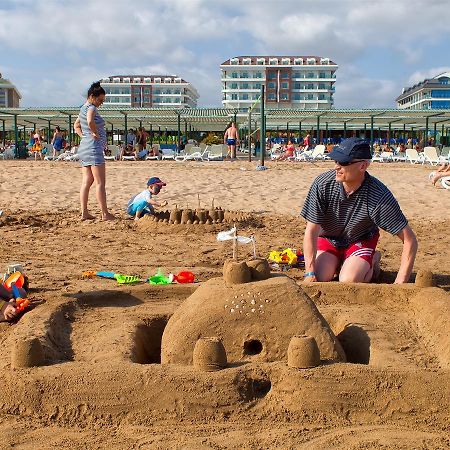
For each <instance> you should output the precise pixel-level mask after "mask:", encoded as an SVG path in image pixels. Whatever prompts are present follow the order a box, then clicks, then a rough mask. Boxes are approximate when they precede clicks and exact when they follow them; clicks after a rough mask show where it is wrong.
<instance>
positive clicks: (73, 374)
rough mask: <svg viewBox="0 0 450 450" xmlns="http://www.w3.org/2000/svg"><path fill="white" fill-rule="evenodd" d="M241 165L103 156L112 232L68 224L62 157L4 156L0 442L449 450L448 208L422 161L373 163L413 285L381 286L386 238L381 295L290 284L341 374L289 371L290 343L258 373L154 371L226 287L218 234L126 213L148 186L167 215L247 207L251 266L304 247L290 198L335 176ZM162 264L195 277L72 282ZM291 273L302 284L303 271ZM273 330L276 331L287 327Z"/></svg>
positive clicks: (68, 186)
mask: <svg viewBox="0 0 450 450" xmlns="http://www.w3.org/2000/svg"><path fill="white" fill-rule="evenodd" d="M255 166H256V163H247V162H225V163H221V162H214V163H195V162H192V163H187V164H186V163H176V162H170V161H164V162H154V161H150V162H120V163H119V162H110V163H108V164H107V190H108V202H109V204H110V207H111V210H112V211H113V212H114V213H115V214H117V216H118V217H119V220H117V221H116V222H108V223H103V222H100V221H99V220H95V221H92V222H80V221H79V220H78V212H77V204H78V199H77V193H78V188H79V184H80V176H81V172H80V169H79V168H78V165H77V164H76V163H56V162H54V163H53V162H40V161H38V162H34V161H1V162H0V168H1V177H0V209H1V210H3V215H2V216H0V234H1V243H2V245H1V247H0V263H1V264H2V265H3V266H2V267H4V268H6V265H7V264H9V263H12V262H19V263H22V264H23V265H24V268H25V271H26V273H27V274H28V275H29V277H30V281H31V288H32V289H31V291H30V299H31V300H32V302H33V305H34V308H33V310H32V311H30V312H27V313H26V314H25V315H24V316H23V317H22V318H21V319H20V320H19V321H18V323H16V324H12V325H11V324H5V323H1V324H0V343H1V346H0V383H1V386H2V388H1V389H0V437H1V438H0V447H1V448H11V447H13V446H14V447H15V448H23V449H35V448H39V449H46V448H59V449H66V448H67V449H69V448H70V449H73V448H75V449H94V448H119V449H122V448H123V449H128V448H161V449H165V448H183V449H210V448H215V449H217V448H235V449H241V448H299V449H323V448H336V449H386V448H389V449H391V448H393V449H409V448H424V449H428V448H429V449H442V448H450V439H449V435H450V425H449V424H450V407H449V398H450V376H449V375H450V373H449V368H450V353H449V348H450V328H449V321H448V317H449V313H450V294H449V291H450V256H449V254H448V251H447V249H448V248H450V247H449V246H450V234H449V232H448V224H449V223H450V208H449V205H450V197H449V193H448V192H447V191H445V190H443V189H438V188H435V187H432V186H431V184H430V183H429V181H428V178H427V175H428V173H429V172H430V171H431V169H430V168H427V167H423V166H412V165H406V164H395V165H394V164H373V165H372V166H371V168H370V172H371V173H372V174H374V175H375V176H377V177H379V178H380V179H381V181H383V182H384V183H385V184H386V185H388V186H389V187H390V188H391V189H392V191H393V192H394V194H395V195H396V197H397V198H398V200H399V202H400V204H401V207H402V209H403V211H404V212H405V214H406V215H407V217H408V218H409V219H410V223H411V226H412V227H413V229H414V230H415V231H416V233H417V236H418V239H419V246H420V247H419V253H418V256H417V260H416V266H415V271H414V274H413V276H412V278H411V281H412V282H411V283H410V284H408V285H404V286H393V285H392V284H390V283H392V281H393V280H394V278H395V273H396V270H397V268H398V264H399V259H400V252H401V243H400V241H399V240H398V239H397V238H396V237H392V236H390V235H388V234H386V233H384V232H382V233H381V239H380V243H379V249H380V251H381V253H382V263H381V266H382V275H381V279H380V283H378V284H373V285H362V284H356V285H348V284H339V283H317V284H313V285H310V286H304V285H301V286H300V287H299V289H301V290H302V291H303V292H304V293H303V294H301V295H307V296H308V297H309V298H310V299H311V301H312V302H314V305H315V308H317V310H318V311H319V312H320V314H321V316H322V318H323V320H325V321H326V322H327V323H328V324H329V328H330V330H331V332H332V333H333V334H334V336H336V339H337V340H338V341H339V343H340V345H341V346H342V348H343V349H344V351H345V354H346V358H347V362H346V363H344V362H327V361H321V363H320V365H319V366H317V367H314V368H309V369H296V368H293V367H289V366H288V364H287V358H286V352H287V347H286V348H284V350H283V352H280V355H283V356H282V357H280V358H279V359H278V360H277V358H275V360H273V359H271V360H270V361H265V360H263V359H261V358H254V357H251V358H248V357H247V358H242V359H240V360H239V358H238V357H237V356H236V354H235V353H233V352H230V358H229V363H228V365H227V367H226V368H224V369H222V370H217V371H212V372H208V371H202V370H198V369H197V368H195V367H193V366H192V365H189V364H186V365H184V364H160V362H161V339H162V336H163V333H164V329H165V327H166V324H167V323H168V321H169V320H170V318H171V317H172V316H173V315H174V313H175V312H176V311H177V309H178V308H179V307H180V305H181V304H183V302H184V301H185V300H186V299H187V298H189V297H190V296H191V295H192V294H194V292H195V291H196V289H197V288H198V287H199V286H201V287H202V289H203V291H204V290H205V289H206V288H207V283H205V282H208V280H211V281H210V283H212V284H217V281H214V280H213V279H214V278H218V279H220V277H221V276H222V267H223V263H224V261H225V260H226V259H228V258H230V257H231V255H232V247H231V244H230V243H229V242H225V243H223V242H218V241H217V240H216V235H217V232H218V231H223V230H226V229H229V227H231V224H226V223H225V224H198V225H194V224H192V225H184V224H169V223H164V222H151V223H146V221H142V222H141V223H139V222H138V223H136V222H134V221H132V220H128V219H127V218H126V217H125V214H124V213H123V207H124V205H125V204H126V202H127V200H128V198H129V197H131V196H132V195H133V194H136V193H137V192H139V191H140V190H142V189H143V188H144V186H145V182H146V180H147V179H148V178H149V177H151V176H159V177H160V178H161V179H163V180H164V181H166V182H167V188H164V189H163V191H162V193H161V194H160V196H159V197H160V198H161V199H163V200H167V201H168V202H169V205H170V206H173V207H175V205H177V206H178V208H179V209H185V208H190V209H193V210H195V209H198V200H197V195H198V194H200V201H201V205H200V207H201V208H203V209H205V210H210V207H211V204H212V200H213V199H214V204H215V206H216V207H222V208H223V209H224V210H232V211H243V212H245V213H246V215H245V216H240V215H238V214H236V215H235V218H236V220H238V219H239V217H241V219H242V220H240V221H239V225H238V227H239V231H240V233H241V234H242V235H245V236H249V235H251V234H254V235H255V238H256V242H257V250H258V253H259V254H260V255H261V256H266V255H267V253H268V251H269V250H271V249H274V250H282V249H284V248H286V247H291V248H299V247H301V243H302V238H303V230H304V222H303V220H302V219H300V218H298V213H299V210H300V207H301V204H302V203H303V200H304V198H305V195H306V193H307V189H308V187H309V185H310V183H311V182H312V180H313V179H314V177H315V176H317V175H318V174H319V173H321V172H322V171H324V170H327V169H328V168H331V167H332V164H331V163H327V162H324V163H318V164H316V165H313V164H311V163H299V164H297V163H288V162H286V163H271V162H269V163H268V166H269V167H270V169H269V170H266V171H256V170H255ZM93 194H94V193H93V192H92V202H91V203H92V208H91V209H92V212H93V213H94V214H96V215H97V216H98V208H97V206H96V204H95V200H94V195H93ZM250 247H251V246H240V247H239V255H240V256H241V257H242V258H244V257H245V258H246V257H250V256H251V252H252V250H251V248H250ZM158 268H161V269H162V271H163V272H164V273H166V274H167V273H169V272H170V271H172V272H175V273H177V272H178V271H180V270H191V271H193V272H194V273H195V275H196V279H197V282H196V283H195V284H193V285H170V286H151V285H149V284H138V285H135V286H119V285H118V284H117V283H116V282H115V281H113V280H107V279H100V278H93V279H84V278H82V276H81V274H82V271H84V270H112V271H117V272H120V273H126V274H130V275H131V274H138V275H140V276H142V277H148V276H151V275H154V274H155V273H156V271H157V269H158ZM419 270H420V271H424V272H422V273H427V272H426V271H431V272H432V274H433V276H432V280H433V285H435V286H434V287H421V286H420V285H414V283H413V281H414V277H415V273H416V272H417V271H419ZM281 275H282V274H281ZM287 275H288V276H289V277H290V278H292V279H293V280H295V281H298V282H300V280H301V278H302V271H301V270H299V269H293V270H291V271H289V272H287ZM278 276H280V274H278ZM427 278H428V279H430V275H429V273H428V275H427ZM268 281H269V282H270V279H269V280H268ZM258 283H265V282H264V281H261V282H256V283H255V284H258ZM249 284H254V282H252V283H249ZM429 284H430V283H425V286H426V285H429ZM237 286H242V289H244V290H245V289H246V287H245V286H247V285H237ZM249 291H250V290H249ZM199 292H200V291H199ZM246 292H247V291H246ZM267 292H269V290H268V291H267ZM197 295H199V294H197ZM299 296H300V294H299ZM289 298H290V301H294V300H293V297H292V296H291V295H290V296H289ZM205 301H207V300H205ZM269 301H270V299H269ZM268 304H269V305H270V303H268ZM291 310H292V309H291ZM291 310H289V311H291ZM199 314H201V312H200V313H199ZM273 319H274V320H276V321H279V322H280V323H279V327H280V328H282V329H283V327H284V329H288V328H289V327H291V326H292V322H293V321H294V320H295V319H296V318H295V317H292V315H289V314H286V317H283V316H282V315H277V317H275V318H273ZM271 326H273V325H271ZM288 326H289V327H288ZM217 329H220V327H217ZM301 331H302V330H298V332H294V330H293V331H292V333H293V335H294V334H302V333H301ZM199 337H200V336H199ZM208 337H220V336H211V335H209V336H208ZM35 339H37V340H38V341H39V343H40V346H41V347H39V345H37V347H36V346H35V344H36V340H35ZM193 342H194V341H193ZM280 342H281V340H280ZM283 342H285V343H288V340H287V339H286V340H285V341H283ZM27 343H32V345H31V344H30V345H28V344H27ZM225 343H226V342H225ZM225 347H226V345H225ZM36 348H37V349H38V350H39V351H37V350H36ZM225 350H227V349H226V348H225ZM190 351H191V354H192V351H193V349H190ZM42 352H43V354H44V359H45V364H44V365H40V364H41V362H42ZM262 353H263V352H262ZM30 355H31V356H30ZM24 365H25V366H32V367H22V366H24ZM12 366H14V367H12ZM18 366H20V367H18Z"/></svg>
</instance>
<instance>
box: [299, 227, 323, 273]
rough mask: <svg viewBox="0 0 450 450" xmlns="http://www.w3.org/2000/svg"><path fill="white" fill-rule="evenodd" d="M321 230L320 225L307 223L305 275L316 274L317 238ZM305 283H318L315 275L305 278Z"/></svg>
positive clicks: (304, 243)
mask: <svg viewBox="0 0 450 450" xmlns="http://www.w3.org/2000/svg"><path fill="white" fill-rule="evenodd" d="M320 229H321V226H320V225H318V224H316V223H312V222H309V221H307V222H306V229H305V237H304V238H303V255H304V257H305V274H308V273H311V272H312V273H314V272H315V264H316V254H317V238H318V237H319V233H320ZM305 281H317V280H316V276H315V274H314V275H310V276H307V277H305Z"/></svg>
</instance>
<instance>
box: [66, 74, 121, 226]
mask: <svg viewBox="0 0 450 450" xmlns="http://www.w3.org/2000/svg"><path fill="white" fill-rule="evenodd" d="M104 100H105V90H104V89H103V88H102V87H101V86H100V82H96V83H93V84H92V85H91V87H90V88H89V90H88V94H87V100H86V103H85V104H84V105H83V106H82V107H81V109H80V114H79V115H78V117H77V120H76V121H75V124H74V129H75V132H76V133H77V134H78V136H80V137H81V142H80V145H79V147H78V154H79V157H80V162H81V166H82V171H83V172H82V173H83V179H82V182H81V188H80V204H81V219H82V220H88V219H94V218H95V217H94V216H92V215H91V214H90V213H89V210H88V207H87V205H88V199H89V190H90V188H91V186H92V184H93V183H94V181H95V184H96V196H97V202H98V204H99V206H100V209H101V212H102V220H113V219H115V217H114V216H113V215H112V214H111V213H110V212H109V211H108V206H107V204H106V184H105V181H106V170H105V158H104V154H103V150H104V149H105V147H106V130H105V121H104V120H103V118H102V117H101V116H100V114H99V112H98V109H97V108H98V107H99V106H101V104H102V103H103V101H104Z"/></svg>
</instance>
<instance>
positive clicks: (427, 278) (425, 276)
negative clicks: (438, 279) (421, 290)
mask: <svg viewBox="0 0 450 450" xmlns="http://www.w3.org/2000/svg"><path fill="white" fill-rule="evenodd" d="M414 284H415V285H416V286H417V287H433V286H435V283H434V280H433V272H431V271H430V270H418V271H417V274H416V281H415V283H414Z"/></svg>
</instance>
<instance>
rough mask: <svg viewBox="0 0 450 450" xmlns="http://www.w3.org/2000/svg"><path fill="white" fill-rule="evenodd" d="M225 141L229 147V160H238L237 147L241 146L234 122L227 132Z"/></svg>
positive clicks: (224, 137)
mask: <svg viewBox="0 0 450 450" xmlns="http://www.w3.org/2000/svg"><path fill="white" fill-rule="evenodd" d="M223 141H224V143H225V144H227V145H228V153H227V158H228V157H230V158H231V159H234V158H236V145H239V133H238V130H237V128H236V124H235V123H234V122H231V124H230V126H229V127H228V128H227V130H226V131H225V134H224V136H223Z"/></svg>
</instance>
